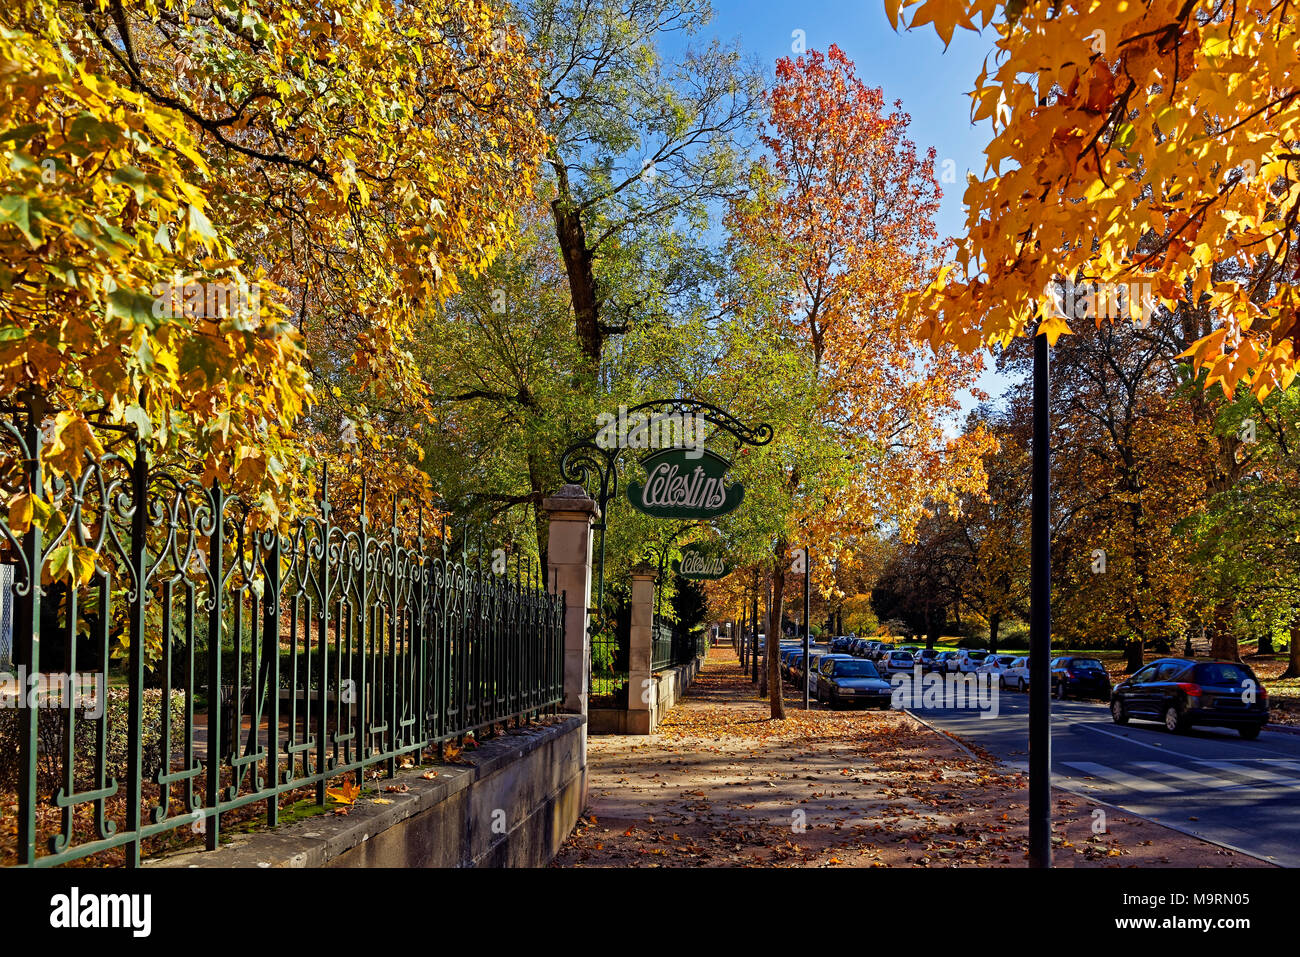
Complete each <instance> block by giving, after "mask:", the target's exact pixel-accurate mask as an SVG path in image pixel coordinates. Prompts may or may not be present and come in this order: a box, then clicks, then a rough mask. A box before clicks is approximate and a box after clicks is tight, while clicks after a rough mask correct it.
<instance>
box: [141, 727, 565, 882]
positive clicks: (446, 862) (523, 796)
mask: <svg viewBox="0 0 1300 957" xmlns="http://www.w3.org/2000/svg"><path fill="white" fill-rule="evenodd" d="M463 760H464V762H465V763H463V764H460V763H457V764H446V765H439V766H438V767H437V768H436V769H435V770H436V772H437V774H436V776H435V777H433V778H432V779H429V778H425V777H423V773H424V772H423V771H404V772H400V773H399V774H398V775H397V777H396V778H394V779H391V780H390V779H387V778H382V777H381V778H377V779H375V780H374V781H373V782H367V785H368V786H373V787H374V788H375V793H374V794H368V795H364V796H363V797H361V798H359V799H358V800H357V802H356V803H355V804H354V805H352V806H351V807H350V808H349V811H348V813H347V814H346V815H335V814H321V815H316V816H312V817H308V818H306V819H304V820H301V821H297V822H294V823H292V824H286V825H283V826H281V827H279V828H276V829H275V830H266V831H258V832H254V833H251V834H234V835H232V840H231V842H230V843H229V844H223V845H222V846H221V847H220V848H218V849H217V850H215V851H210V852H207V851H187V852H183V853H178V854H172V855H169V856H167V857H164V858H160V859H155V860H150V861H146V862H145V863H146V866H153V867H544V866H546V865H547V864H549V863H550V861H551V859H552V858H553V857H554V856H555V853H556V851H557V850H559V847H560V845H561V844H562V843H563V842H564V840H565V838H567V837H568V835H569V832H570V831H572V830H573V826H574V824H576V823H577V820H578V815H579V814H581V813H582V809H583V807H584V806H585V804H586V798H587V794H586V790H587V726H586V721H585V719H584V718H583V717H582V716H581V715H558V716H555V717H552V718H546V719H543V720H542V721H541V722H538V723H537V724H535V725H533V726H532V727H528V728H523V729H518V730H513V731H511V732H510V733H508V734H504V735H501V736H500V737H497V738H492V739H489V740H486V741H484V742H483V743H482V744H481V745H480V746H479V747H478V748H477V749H475V750H474V751H472V752H466V753H465V754H464V755H463ZM390 786H393V787H394V788H395V789H394V790H391V791H390V790H386V789H387V788H388V787H390ZM402 786H405V787H406V788H407V790H400V788H401V787H402ZM376 799H378V800H376Z"/></svg>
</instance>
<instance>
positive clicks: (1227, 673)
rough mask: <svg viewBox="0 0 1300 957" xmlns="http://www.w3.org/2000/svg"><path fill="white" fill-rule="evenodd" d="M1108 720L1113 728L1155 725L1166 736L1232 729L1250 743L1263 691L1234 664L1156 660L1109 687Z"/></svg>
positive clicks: (1260, 720)
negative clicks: (1137, 722)
mask: <svg viewBox="0 0 1300 957" xmlns="http://www.w3.org/2000/svg"><path fill="white" fill-rule="evenodd" d="M1110 716H1111V718H1112V719H1113V720H1114V722H1115V723H1116V724H1126V723H1128V720H1129V718H1144V719H1146V720H1149V721H1160V722H1163V723H1164V726H1165V727H1166V728H1168V729H1169V730H1170V731H1186V730H1187V729H1188V728H1191V727H1193V726H1194V725H1198V724H1202V725H1217V726H1219V727H1224V728H1236V729H1237V733H1238V734H1240V735H1241V736H1242V737H1243V738H1245V739H1246V740H1248V741H1250V740H1254V739H1255V738H1257V737H1259V732H1260V729H1261V728H1263V727H1264V725H1266V724H1268V691H1266V690H1265V688H1264V686H1263V685H1262V684H1261V683H1260V681H1259V679H1258V678H1256V677H1255V673H1254V672H1253V671H1251V670H1250V668H1248V667H1247V666H1246V665H1242V664H1238V663H1237V662H1235V661H1193V660H1191V659H1190V658H1161V659H1159V660H1158V661H1153V662H1151V663H1150V664H1148V665H1146V666H1145V667H1143V668H1141V669H1139V670H1138V671H1136V672H1134V674H1133V676H1132V677H1131V678H1129V679H1128V680H1126V681H1121V682H1120V683H1119V684H1117V685H1116V686H1115V690H1114V691H1113V692H1112V693H1111V696H1110Z"/></svg>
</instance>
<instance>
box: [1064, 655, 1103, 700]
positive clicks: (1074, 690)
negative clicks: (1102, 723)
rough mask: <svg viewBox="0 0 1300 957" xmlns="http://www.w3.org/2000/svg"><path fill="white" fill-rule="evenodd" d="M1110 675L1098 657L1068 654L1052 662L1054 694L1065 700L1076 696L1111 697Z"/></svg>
mask: <svg viewBox="0 0 1300 957" xmlns="http://www.w3.org/2000/svg"><path fill="white" fill-rule="evenodd" d="M1110 694H1111V688H1110V676H1109V675H1108V674H1106V669H1105V668H1104V667H1103V666H1102V663H1101V662H1100V661H1098V660H1097V659H1096V658H1087V657H1082V656H1079V655H1066V656H1064V657H1061V658H1057V659H1055V660H1054V661H1053V662H1052V696H1053V697H1056V698H1059V699H1061V700H1062V701H1064V700H1065V699H1066V698H1069V697H1070V696H1072V695H1073V696H1074V697H1076V698H1102V699H1104V700H1108V699H1109V698H1110Z"/></svg>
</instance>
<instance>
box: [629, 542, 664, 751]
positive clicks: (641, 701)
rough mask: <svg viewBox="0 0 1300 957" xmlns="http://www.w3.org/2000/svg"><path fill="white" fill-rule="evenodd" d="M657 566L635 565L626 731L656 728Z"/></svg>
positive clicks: (634, 732) (640, 732) (643, 732)
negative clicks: (655, 626)
mask: <svg viewBox="0 0 1300 957" xmlns="http://www.w3.org/2000/svg"><path fill="white" fill-rule="evenodd" d="M657 576H658V570H657V569H655V568H653V567H652V566H650V565H645V564H641V565H638V566H637V567H636V568H634V569H632V603H631V606H630V608H629V610H630V611H631V619H632V627H631V630H630V631H629V633H628V648H627V732H628V734H650V733H651V732H652V731H654V727H655V718H656V711H657V710H658V705H659V701H658V696H657V695H656V694H655V681H654V660H653V659H654V623H655V578H656V577H657Z"/></svg>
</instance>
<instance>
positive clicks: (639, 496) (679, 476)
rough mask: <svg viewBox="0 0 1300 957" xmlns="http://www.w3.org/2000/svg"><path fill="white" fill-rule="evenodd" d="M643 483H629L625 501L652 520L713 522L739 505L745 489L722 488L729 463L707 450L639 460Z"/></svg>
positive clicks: (666, 452)
mask: <svg viewBox="0 0 1300 957" xmlns="http://www.w3.org/2000/svg"><path fill="white" fill-rule="evenodd" d="M641 465H642V467H643V468H644V469H645V471H646V479H645V482H629V483H628V485H627V499H628V501H629V502H631V503H632V507H633V508H635V509H636V510H637V511H639V512H645V513H646V514H647V515H653V516H654V517H655V518H713V517H715V516H718V515H725V514H726V513H727V512H730V511H731V510H732V509H734V508H736V507H737V506H738V505H740V500H741V499H742V498H744V497H745V488H744V486H743V485H741V484H740V483H739V482H737V483H735V484H734V485H726V484H725V483H724V482H723V478H724V477H725V476H726V474H727V469H729V468H731V463H730V462H728V461H727V460H726V459H724V458H723V457H722V456H721V455H718V454H717V453H716V452H713V451H711V450H709V449H698V450H697V449H660V450H659V451H658V452H652V453H650V454H649V455H647V456H646V457H645V458H643V459H642V460H641Z"/></svg>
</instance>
